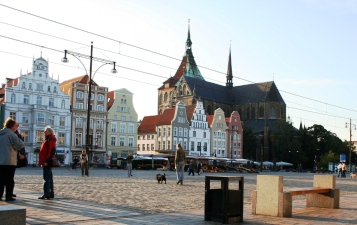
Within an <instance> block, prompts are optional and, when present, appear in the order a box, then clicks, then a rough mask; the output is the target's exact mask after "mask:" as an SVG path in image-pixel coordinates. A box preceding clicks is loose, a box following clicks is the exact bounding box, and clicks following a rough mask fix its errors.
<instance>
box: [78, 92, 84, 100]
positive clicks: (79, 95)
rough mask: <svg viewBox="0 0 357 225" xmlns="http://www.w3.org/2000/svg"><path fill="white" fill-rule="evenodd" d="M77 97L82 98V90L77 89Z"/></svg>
mask: <svg viewBox="0 0 357 225" xmlns="http://www.w3.org/2000/svg"><path fill="white" fill-rule="evenodd" d="M77 98H81V99H83V92H81V91H78V92H77Z"/></svg>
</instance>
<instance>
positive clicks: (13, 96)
mask: <svg viewBox="0 0 357 225" xmlns="http://www.w3.org/2000/svg"><path fill="white" fill-rule="evenodd" d="M15 102H16V95H15V94H14V93H12V94H11V103H15Z"/></svg>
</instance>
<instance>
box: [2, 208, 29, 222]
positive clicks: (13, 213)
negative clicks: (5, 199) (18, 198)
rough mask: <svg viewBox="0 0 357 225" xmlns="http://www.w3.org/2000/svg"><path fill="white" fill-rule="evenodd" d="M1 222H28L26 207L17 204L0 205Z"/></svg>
mask: <svg viewBox="0 0 357 225" xmlns="http://www.w3.org/2000/svg"><path fill="white" fill-rule="evenodd" d="M0 224H6V225H22V224H26V209H25V208H22V207H19V206H16V205H8V204H6V205H0Z"/></svg>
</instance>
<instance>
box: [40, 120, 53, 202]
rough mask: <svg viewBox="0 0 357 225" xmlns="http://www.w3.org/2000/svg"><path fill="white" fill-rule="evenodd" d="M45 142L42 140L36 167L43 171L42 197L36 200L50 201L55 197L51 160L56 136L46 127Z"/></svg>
mask: <svg viewBox="0 0 357 225" xmlns="http://www.w3.org/2000/svg"><path fill="white" fill-rule="evenodd" d="M44 133H45V140H43V142H42V144H41V148H40V154H39V160H38V165H39V166H41V167H42V169H43V180H44V181H45V182H44V184H43V195H42V196H41V197H38V199H51V198H54V197H55V193H54V187H53V174H52V158H54V157H55V153H56V140H57V139H56V136H55V132H54V130H53V129H52V128H51V127H50V126H46V127H45V130H44Z"/></svg>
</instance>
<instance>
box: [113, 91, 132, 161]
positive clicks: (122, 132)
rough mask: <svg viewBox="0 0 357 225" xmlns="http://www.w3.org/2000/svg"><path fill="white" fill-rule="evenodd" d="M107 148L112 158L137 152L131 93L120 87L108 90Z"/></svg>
mask: <svg viewBox="0 0 357 225" xmlns="http://www.w3.org/2000/svg"><path fill="white" fill-rule="evenodd" d="M107 102H108V118H107V124H108V127H107V137H108V138H107V150H108V155H109V156H111V157H112V158H117V157H124V158H125V157H126V156H127V155H128V154H129V153H131V154H134V153H136V152H137V135H138V125H137V121H138V114H137V113H136V111H135V108H134V104H133V93H132V92H130V91H129V90H127V89H125V88H122V89H119V90H115V91H110V92H108V101H107Z"/></svg>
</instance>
